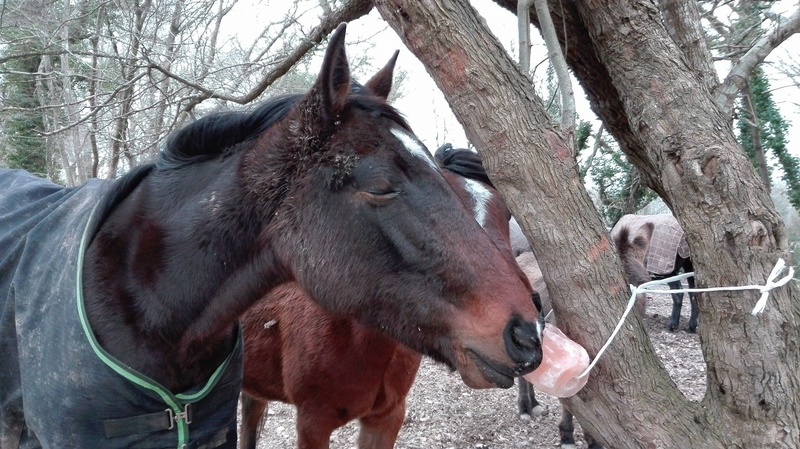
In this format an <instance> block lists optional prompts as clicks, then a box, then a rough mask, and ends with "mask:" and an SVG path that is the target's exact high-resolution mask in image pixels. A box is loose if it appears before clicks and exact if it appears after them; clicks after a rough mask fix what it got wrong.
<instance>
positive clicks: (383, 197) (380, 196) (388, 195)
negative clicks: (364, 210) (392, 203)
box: [364, 190, 400, 202]
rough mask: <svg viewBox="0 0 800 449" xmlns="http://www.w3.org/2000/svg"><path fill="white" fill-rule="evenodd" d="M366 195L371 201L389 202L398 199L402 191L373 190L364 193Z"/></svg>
mask: <svg viewBox="0 0 800 449" xmlns="http://www.w3.org/2000/svg"><path fill="white" fill-rule="evenodd" d="M364 194H366V196H367V198H368V199H370V200H373V201H380V202H385V201H389V200H391V199H394V198H397V197H398V196H400V191H399V190H388V191H376V190H371V191H367V192H364Z"/></svg>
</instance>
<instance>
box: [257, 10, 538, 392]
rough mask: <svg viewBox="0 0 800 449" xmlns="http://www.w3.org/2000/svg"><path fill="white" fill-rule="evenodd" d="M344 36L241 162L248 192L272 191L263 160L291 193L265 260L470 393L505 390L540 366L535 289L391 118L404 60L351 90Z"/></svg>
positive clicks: (269, 229) (334, 40) (271, 228)
mask: <svg viewBox="0 0 800 449" xmlns="http://www.w3.org/2000/svg"><path fill="white" fill-rule="evenodd" d="M344 30H345V28H344V25H342V26H340V28H339V29H338V30H337V32H336V33H334V35H333V36H332V37H331V40H330V44H329V46H328V49H327V52H326V55H325V59H324V62H323V65H322V70H321V72H320V75H319V77H318V78H317V80H316V82H315V84H314V86H313V87H312V89H311V91H310V92H309V93H308V94H307V95H306V96H305V97H304V98H302V99H301V100H299V101H298V103H297V105H296V107H294V109H293V110H292V111H291V112H290V113H289V114H288V115H287V117H286V118H285V119H284V120H282V121H281V122H280V123H278V124H276V126H275V127H274V128H272V129H270V130H268V131H267V132H266V133H265V134H264V135H263V136H261V137H260V138H259V140H258V141H257V142H256V143H255V144H254V146H253V148H252V149H251V150H250V153H251V154H250V155H248V156H245V158H244V160H249V163H247V164H243V168H244V169H245V170H246V177H247V178H248V182H247V185H259V184H263V183H265V182H266V183H270V182H273V181H272V180H268V179H264V178H263V176H264V171H263V170H259V169H255V170H254V169H253V168H256V167H259V166H262V167H263V166H264V165H263V164H264V163H263V162H261V161H259V158H261V160H270V159H275V158H278V159H279V160H281V161H282V162H283V164H282V168H281V169H282V170H286V171H285V172H284V173H279V174H278V175H279V176H280V175H283V177H284V178H285V179H287V180H290V181H291V182H289V183H288V185H286V187H285V188H284V189H285V190H284V192H283V195H282V199H281V200H280V201H279V202H280V205H278V206H276V207H274V209H271V210H270V212H271V213H272V217H273V218H271V219H270V222H269V224H268V225H267V226H265V228H264V231H263V232H262V234H261V238H260V239H261V240H262V241H263V242H265V246H264V247H265V250H266V251H268V252H269V253H270V257H271V258H274V260H275V261H276V262H277V263H279V264H281V265H282V266H284V267H285V270H286V271H287V272H288V273H290V276H291V277H293V278H294V279H295V280H296V281H297V282H299V283H300V284H301V285H302V286H303V287H304V288H305V289H306V290H307V291H308V292H309V293H310V295H311V297H313V298H315V300H316V301H317V302H318V303H319V304H320V305H321V306H323V307H324V308H326V309H328V310H330V311H333V312H334V313H339V314H347V315H350V316H355V317H356V318H357V319H359V320H360V321H361V322H363V323H365V324H367V325H370V326H373V327H376V328H380V329H381V330H383V331H384V332H386V333H388V334H389V335H392V336H393V337H395V338H397V339H398V340H400V341H401V342H403V343H404V344H406V345H408V346H409V347H411V348H414V349H416V350H418V351H420V352H422V353H424V354H427V355H430V356H432V357H433V358H435V359H437V360H439V361H441V362H444V363H446V364H448V365H449V366H451V367H452V368H455V369H457V370H458V371H459V373H460V374H461V376H462V378H463V379H464V381H465V383H467V385H469V386H472V387H490V386H503V387H508V386H510V385H511V384H512V383H513V377H515V376H518V375H520V374H522V373H524V372H528V371H531V370H533V369H535V368H536V366H538V364H539V362H540V360H541V341H540V327H537V325H536V320H537V316H536V311H535V310H534V308H533V307H531V300H530V287H529V285H528V284H527V283H526V282H525V281H524V280H523V279H521V277H520V276H519V274H518V272H517V269H516V268H515V266H514V264H513V260H511V259H510V258H509V257H508V256H506V255H505V254H504V253H503V252H502V251H501V250H500V249H499V248H498V246H497V245H496V244H495V243H494V242H493V240H492V238H491V237H490V236H489V235H487V233H486V232H484V230H483V229H482V228H481V225H480V224H479V223H478V222H476V220H475V218H474V216H473V214H472V213H471V211H468V210H467V209H466V208H465V207H464V206H463V205H462V203H461V202H460V201H459V198H458V197H457V196H456V194H455V193H454V191H453V189H452V188H451V187H450V186H449V185H448V183H447V181H446V179H445V176H444V175H443V172H442V170H441V169H440V168H439V166H438V165H437V164H436V163H435V161H434V159H433V158H432V156H431V155H430V153H429V152H428V151H427V149H426V148H425V146H424V145H423V144H422V143H421V142H420V141H419V139H418V138H417V137H416V136H415V135H414V134H413V132H412V130H411V128H410V127H409V126H408V124H407V123H406V122H405V120H403V119H402V117H401V116H400V115H399V114H398V113H397V112H396V111H395V110H394V109H393V108H391V107H390V106H389V105H387V104H386V102H385V101H386V96H387V95H388V93H389V90H390V87H391V76H392V68H393V65H394V60H395V57H396V55H395V57H393V58H392V60H391V61H390V62H389V64H388V65H387V67H386V68H384V69H383V70H381V71H380V72H379V73H378V74H377V75H375V77H373V79H371V80H370V81H369V82H367V83H366V84H365V85H364V87H363V88H353V87H352V86H353V83H352V81H351V79H350V74H349V69H348V65H347V58H346V55H345V51H344ZM276 140H277V141H279V142H281V144H280V145H279V148H280V151H278V152H276V151H275V150H274V149H271V147H272V148H274V142H275V141H276ZM267 171H269V170H267ZM273 174H274V171H273ZM506 220H507V218H506ZM266 243H268V245H267V244H266ZM267 248H268V249H267Z"/></svg>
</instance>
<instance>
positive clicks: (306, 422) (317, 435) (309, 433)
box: [296, 406, 346, 449]
mask: <svg viewBox="0 0 800 449" xmlns="http://www.w3.org/2000/svg"><path fill="white" fill-rule="evenodd" d="M309 410H310V411H309ZM344 424H346V422H343V423H339V422H337V423H333V422H331V419H329V416H326V415H325V414H324V413H323V412H321V411H320V409H319V408H316V407H313V406H312V407H310V408H309V409H305V408H301V407H297V423H296V426H297V449H329V448H330V444H331V434H332V433H333V431H334V430H336V429H337V428H339V427H341V426H343V425H344Z"/></svg>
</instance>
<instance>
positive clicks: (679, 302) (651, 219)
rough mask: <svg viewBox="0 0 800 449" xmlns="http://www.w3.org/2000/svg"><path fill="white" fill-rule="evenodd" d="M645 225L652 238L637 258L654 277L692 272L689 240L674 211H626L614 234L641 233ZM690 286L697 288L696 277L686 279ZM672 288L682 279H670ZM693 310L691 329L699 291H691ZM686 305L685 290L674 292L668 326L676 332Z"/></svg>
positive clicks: (680, 286)
mask: <svg viewBox="0 0 800 449" xmlns="http://www.w3.org/2000/svg"><path fill="white" fill-rule="evenodd" d="M645 226H652V227H653V230H652V231H650V232H651V234H652V238H651V239H650V240H649V241H650V243H649V246H648V248H647V251H646V252H645V253H644V254H639V255H638V258H639V260H641V262H642V263H643V264H644V266H645V268H647V271H648V272H650V275H651V277H652V278H653V279H654V280H658V279H666V278H668V277H672V276H676V275H677V274H678V273H680V272H681V271H683V272H685V273H689V272H692V271H694V266H693V265H692V259H691V253H690V250H689V244H688V242H687V241H686V236H685V235H684V232H683V229H681V226H680V224H679V223H678V220H677V219H676V218H675V217H674V216H673V215H672V214H657V215H625V216H623V217H622V218H620V219H619V221H617V223H616V224H614V227H613V229H612V230H611V233H612V235H613V234H616V233H619V232H621V231H622V230H623V229H627V230H628V233H629V235H630V237H631V238H635V237H636V236H638V235H639V234H641V233H646V232H648V231H647V230H646V229H644V227H645ZM686 282H687V283H688V285H689V288H694V286H695V284H694V277H690V278H688V279H686ZM667 285H669V287H670V288H671V289H672V290H679V289H681V288H682V285H681V282H680V281H672V282H668V283H667ZM689 302H690V303H691V314H690V316H689V324H688V327H687V329H688V331H689V332H692V333H694V332H697V294H696V293H689ZM682 307H683V293H672V313H671V314H670V318H669V323H668V324H667V329H668V330H669V331H670V332H674V331H675V330H676V329H678V326H679V325H680V320H681V308H682Z"/></svg>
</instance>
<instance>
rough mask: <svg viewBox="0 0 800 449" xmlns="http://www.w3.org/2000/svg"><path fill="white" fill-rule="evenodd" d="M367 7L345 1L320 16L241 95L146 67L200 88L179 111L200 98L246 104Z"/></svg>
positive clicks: (365, 1) (366, 1) (366, 2)
mask: <svg viewBox="0 0 800 449" xmlns="http://www.w3.org/2000/svg"><path fill="white" fill-rule="evenodd" d="M371 9H372V1H371V0H349V1H346V2H345V3H344V4H343V5H342V7H341V8H339V9H338V10H336V11H335V12H334V13H333V14H330V15H328V16H326V17H324V18H323V19H322V21H321V22H320V24H319V25H317V26H316V27H314V29H313V30H312V31H311V33H309V35H308V37H307V38H306V40H305V41H304V42H301V43H299V44H298V45H297V46H296V47H295V48H294V50H293V51H292V52H291V53H290V54H289V55H288V56H287V57H286V58H284V59H283V60H282V61H281V62H279V63H278V64H277V65H276V66H275V67H274V68H273V69H272V70H271V71H270V72H268V73H267V74H265V76H264V77H263V78H262V80H261V82H259V83H258V85H256V86H255V87H254V88H252V89H251V90H250V91H249V92H248V93H246V94H244V95H241V96H233V95H228V94H225V93H220V92H215V91H214V90H213V89H209V88H207V87H204V86H201V85H198V84H196V83H192V82H190V81H189V80H187V79H185V78H183V77H180V76H178V75H177V74H175V73H173V72H171V71H169V70H166V69H165V68H164V67H161V66H160V65H158V64H153V63H152V61H150V62H151V65H150V68H151V69H155V70H158V71H160V72H161V73H163V74H164V75H165V76H169V77H171V78H173V79H176V80H178V81H180V82H181V83H184V84H186V85H187V86H191V87H193V88H195V89H197V90H198V91H200V94H199V95H197V96H196V97H195V98H194V99H193V100H192V101H190V102H189V103H188V104H187V105H186V106H184V108H183V110H184V111H185V112H190V111H191V110H192V109H194V107H195V106H197V105H198V104H200V103H201V102H202V101H204V100H207V99H211V98H214V99H219V100H224V101H230V102H233V103H237V104H247V103H249V102H251V101H253V100H254V99H256V98H257V97H258V96H259V95H261V94H262V93H263V92H264V91H265V90H266V89H267V87H269V86H270V85H271V84H272V83H274V82H275V81H276V80H277V79H278V78H280V77H281V76H283V75H284V74H286V73H287V72H288V71H289V69H291V68H292V67H293V66H294V65H295V64H296V63H297V62H298V61H300V59H301V58H303V56H305V55H306V53H308V52H309V51H310V50H311V49H312V48H314V46H316V45H317V44H319V43H320V42H322V38H323V37H325V36H327V35H328V34H330V33H331V32H332V31H333V30H334V28H336V27H337V26H338V25H339V24H340V23H342V22H349V21H352V20H355V19H358V18H359V17H362V16H365V15H367V14H368V13H369V11H370V10H371Z"/></svg>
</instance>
